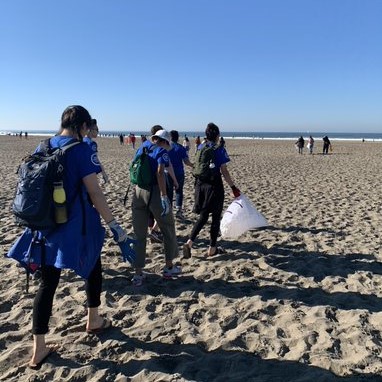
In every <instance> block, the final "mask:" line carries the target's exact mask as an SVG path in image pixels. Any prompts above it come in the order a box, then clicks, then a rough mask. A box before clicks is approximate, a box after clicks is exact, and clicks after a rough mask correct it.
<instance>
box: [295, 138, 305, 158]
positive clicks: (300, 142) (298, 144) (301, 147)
mask: <svg viewBox="0 0 382 382" xmlns="http://www.w3.org/2000/svg"><path fill="white" fill-rule="evenodd" d="M304 144H305V141H304V138H303V137H302V135H301V136H300V138H298V139H297V142H296V143H295V145H296V147H297V148H298V153H299V154H302V153H303V150H304Z"/></svg>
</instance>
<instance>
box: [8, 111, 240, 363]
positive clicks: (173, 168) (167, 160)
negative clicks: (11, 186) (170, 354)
mask: <svg viewBox="0 0 382 382" xmlns="http://www.w3.org/2000/svg"><path fill="white" fill-rule="evenodd" d="M97 133H98V126H97V121H96V120H95V119H92V118H91V116H90V114H89V112H88V111H87V110H86V109H85V108H84V107H82V106H79V105H74V106H69V107H68V108H66V109H65V110H64V112H63V114H62V116H61V127H60V129H59V131H58V133H57V134H56V135H55V136H54V137H53V138H51V139H50V145H51V146H52V148H62V147H64V146H65V145H67V144H68V142H71V141H73V140H78V141H80V143H79V144H77V145H76V146H73V147H72V148H71V149H70V150H67V152H66V154H65V172H64V178H63V184H64V189H65V192H66V200H67V206H68V221H67V222H66V223H65V224H62V225H60V226H58V227H57V228H54V229H53V230H49V231H42V232H40V235H41V236H43V237H44V243H46V244H44V245H45V248H44V251H45V252H46V262H44V264H40V271H41V280H40V285H39V288H38V291H37V293H36V296H35V299H34V304H33V318H32V334H33V354H32V357H31V360H30V362H29V367H30V368H32V369H38V368H40V367H41V365H42V363H43V362H44V361H45V360H46V358H47V357H48V356H49V355H50V354H51V353H52V352H54V351H56V350H57V346H53V345H48V344H47V343H46V341H45V335H46V334H47V333H48V330H49V319H50V316H51V314H52V307H53V299H54V295H55V292H56V289H57V286H58V282H59V279H60V274H61V268H72V269H74V270H76V267H75V266H73V265H72V264H80V265H81V266H83V264H84V263H86V264H87V267H88V269H87V273H88V277H87V278H86V279H85V292H86V296H87V320H86V327H85V330H86V332H87V333H89V334H98V333H101V332H103V331H104V330H107V329H108V328H110V326H111V321H110V320H108V319H106V318H103V317H102V316H101V315H100V314H99V311H98V308H99V306H100V304H101V299H100V295H101V291H102V262H101V250H102V246H103V241H104V237H105V229H104V227H103V225H102V224H101V218H102V220H103V221H104V223H105V225H106V226H107V227H108V228H109V229H110V231H111V234H112V235H113V237H114V240H115V241H116V242H118V243H122V242H125V241H126V240H127V238H128V235H127V232H126V231H125V229H123V228H122V226H121V225H120V224H119V223H118V222H117V221H116V219H115V217H114V216H113V213H112V211H111V209H110V207H109V205H108V202H107V200H106V197H105V195H104V193H103V191H102V188H101V187H100V184H99V182H98V177H97V174H99V173H102V175H103V179H104V181H105V182H108V176H107V174H106V172H105V169H104V168H103V166H102V165H101V163H100V161H99V160H98V156H97V145H96V143H95V142H94V140H93V139H94V138H95V137H96V136H97ZM205 136H206V139H205V142H204V143H203V144H202V143H200V144H199V146H198V147H197V151H198V152H199V156H198V153H197V155H196V158H198V157H201V155H202V154H201V153H202V152H203V153H204V152H205V151H207V150H209V151H210V152H213V157H212V158H213V159H212V160H211V161H210V163H209V171H210V173H211V176H210V177H209V178H208V179H204V178H202V177H196V178H195V207H194V211H195V212H196V213H197V214H198V218H197V221H196V222H195V224H194V225H193V228H192V230H191V234H190V236H189V238H188V240H187V241H186V242H185V243H184V246H183V255H184V257H186V258H189V257H191V250H192V246H193V243H194V242H195V240H196V238H197V236H198V235H199V233H200V231H201V229H202V228H203V226H204V225H205V224H206V223H207V220H208V217H209V215H212V222H211V228H210V243H209V247H208V249H206V256H213V255H215V254H217V253H221V251H222V249H221V248H219V247H218V246H217V238H218V234H219V225H220V218H221V214H222V211H223V203H224V187H223V181H222V178H224V180H225V181H226V182H227V184H228V185H229V186H230V187H231V189H232V193H233V196H234V197H238V196H240V191H239V189H238V188H237V187H236V186H235V185H234V182H233V180H232V177H231V175H230V173H229V171H228V168H227V163H228V162H229V161H230V158H229V156H228V153H227V151H226V148H225V146H224V144H223V145H222V144H220V145H219V144H218V141H219V137H220V131H219V128H218V126H216V125H215V124H214V123H209V124H208V125H207V127H206V130H205ZM178 139H179V134H178V132H177V131H175V130H173V131H171V132H168V131H166V130H164V129H163V128H162V127H161V126H159V125H156V126H154V127H153V128H152V129H151V138H150V139H147V140H146V141H145V142H143V143H142V145H141V146H140V147H139V148H138V149H137V151H136V153H135V156H138V155H141V154H142V152H143V151H144V150H145V152H146V153H148V158H149V161H150V167H151V171H152V183H151V184H150V186H149V187H140V186H138V185H136V186H135V188H134V191H133V197H132V203H131V212H132V224H133V230H134V236H135V237H134V244H133V249H134V251H135V254H136V258H135V261H134V263H133V267H134V276H133V278H132V284H133V285H134V286H137V287H139V286H141V285H142V284H143V283H144V282H145V278H146V276H145V273H144V272H143V269H144V267H145V260H146V241H147V236H148V227H149V222H150V220H152V219H154V220H155V221H156V223H157V225H158V226H159V229H160V231H161V234H162V237H163V247H164V257H165V265H164V267H163V270H162V275H163V277H164V278H165V279H166V278H174V277H177V276H179V275H180V274H181V272H182V269H181V267H180V265H177V264H175V263H174V260H175V258H176V257H177V256H178V253H179V248H178V243H177V236H176V229H175V218H174V214H173V210H172V204H173V197H174V189H175V208H176V214H175V217H176V218H178V219H184V216H183V213H182V204H183V185H184V179H185V176H184V166H183V165H184V164H185V165H186V166H189V167H193V166H194V164H193V163H191V161H190V159H189V156H188V152H189V149H188V150H187V147H183V145H180V144H179V143H178ZM36 151H38V148H37V149H36ZM84 227H86V228H85V229H84ZM32 236H33V235H32V232H31V230H30V229H26V230H25V231H24V233H23V234H22V236H21V237H20V238H19V239H18V240H17V241H16V242H15V243H14V245H13V246H12V248H11V249H10V251H9V254H8V256H9V257H14V258H16V257H17V255H16V254H19V253H25V252H27V251H28V248H29V247H30V245H31V241H32ZM80 265H78V266H80Z"/></svg>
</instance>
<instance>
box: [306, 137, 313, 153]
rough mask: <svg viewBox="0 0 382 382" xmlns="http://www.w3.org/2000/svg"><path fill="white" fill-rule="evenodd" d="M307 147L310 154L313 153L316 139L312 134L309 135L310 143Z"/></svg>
mask: <svg viewBox="0 0 382 382" xmlns="http://www.w3.org/2000/svg"><path fill="white" fill-rule="evenodd" d="M306 147H307V148H308V150H309V154H311V155H312V154H313V147H314V139H313V137H312V136H311V135H310V136H309V139H308V145H307V146H306Z"/></svg>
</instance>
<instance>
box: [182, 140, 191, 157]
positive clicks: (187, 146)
mask: <svg viewBox="0 0 382 382" xmlns="http://www.w3.org/2000/svg"><path fill="white" fill-rule="evenodd" d="M183 147H184V149H185V150H186V151H187V154H188V152H189V151H190V140H189V139H188V137H187V135H185V136H184V140H183Z"/></svg>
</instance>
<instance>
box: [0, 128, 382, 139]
mask: <svg viewBox="0 0 382 382" xmlns="http://www.w3.org/2000/svg"><path fill="white" fill-rule="evenodd" d="M25 131H27V132H28V134H29V135H41V136H51V135H54V134H55V133H56V131H53V130H52V131H42V130H24V131H23V134H24V132H25ZM19 133H20V131H11V130H9V131H7V130H3V131H1V130H0V135H15V134H19ZM130 133H134V134H135V135H136V136H137V137H139V136H141V135H142V134H143V135H148V132H147V131H134V130H129V131H108V130H104V131H100V134H99V135H100V136H101V137H111V138H112V137H117V136H118V135H119V134H123V135H125V136H127V135H129V134H130ZM185 135H187V136H188V137H190V138H194V137H196V136H198V135H199V136H200V137H203V136H204V132H203V131H179V140H182V139H183V138H184V136H185ZM221 135H222V136H223V137H224V138H225V139H278V140H297V138H298V137H299V136H300V135H302V136H303V137H304V138H308V137H309V135H312V137H313V138H314V139H322V137H324V136H325V135H327V136H328V137H329V139H331V140H350V141H362V139H364V140H365V141H382V133H335V132H332V133H328V132H315V131H312V132H306V133H301V132H285V131H282V132H269V131H221Z"/></svg>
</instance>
